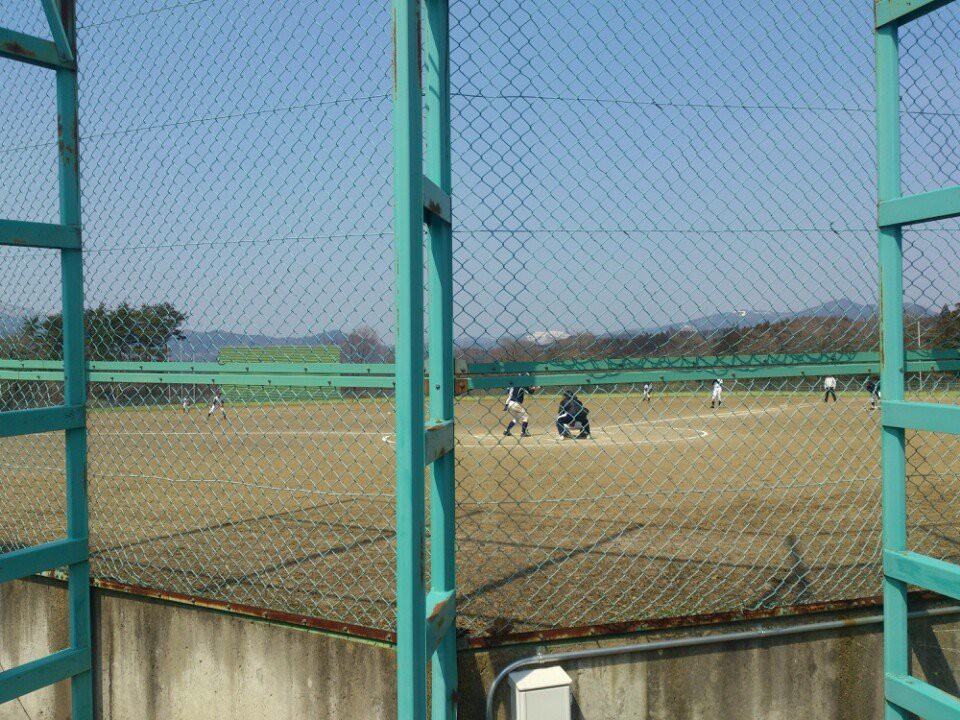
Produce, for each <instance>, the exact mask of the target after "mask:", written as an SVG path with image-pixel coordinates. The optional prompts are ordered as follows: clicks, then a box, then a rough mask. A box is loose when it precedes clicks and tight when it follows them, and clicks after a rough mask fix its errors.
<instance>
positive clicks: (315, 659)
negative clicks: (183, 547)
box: [0, 581, 396, 720]
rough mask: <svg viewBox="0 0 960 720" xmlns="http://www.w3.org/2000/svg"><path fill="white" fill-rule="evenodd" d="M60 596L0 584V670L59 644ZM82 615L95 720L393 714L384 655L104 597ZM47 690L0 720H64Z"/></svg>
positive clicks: (377, 719) (8, 708) (36, 586)
mask: <svg viewBox="0 0 960 720" xmlns="http://www.w3.org/2000/svg"><path fill="white" fill-rule="evenodd" d="M65 599H66V592H65V591H64V590H63V589H62V588H61V587H59V586H52V585H50V584H48V583H41V582H37V581H28V582H15V583H8V584H6V585H0V665H2V666H3V667H11V666H13V665H17V664H19V663H21V662H24V661H26V660H31V659H34V658H37V657H41V656H43V655H44V654H46V653H47V652H49V651H51V650H54V649H59V648H62V647H65V646H66V644H67V638H66V624H65V622H64V618H65V617H66V607H65ZM94 613H95V619H94V628H95V630H94V632H95V633H96V642H97V649H98V651H97V656H98V663H97V664H98V666H99V667H98V673H97V676H98V686H97V705H98V714H99V716H100V717H103V718H109V719H110V720H150V719H152V718H158V719H159V718H162V720H221V719H222V720H266V719H268V718H269V720H286V719H288V718H289V720H302V719H305V718H310V719H311V720H313V719H315V718H316V719H319V720H341V719H342V718H357V719H358V720H363V719H366V718H369V719H370V720H382V719H386V718H390V720H394V719H395V717H396V702H395V700H394V698H395V695H396V680H395V678H396V663H395V657H396V656H395V654H394V652H393V651H392V650H391V649H389V648H386V647H381V646H377V645H373V644H368V643H360V642H354V641H351V640H345V639H342V638H339V637H335V636H331V635H324V634H320V633H316V632H311V631H308V630H302V629H298V628H291V627H285V626H279V625H275V624H271V623H267V622H260V621H254V620H249V619H245V618H239V617H235V616H230V615H225V614H223V613H216V612H211V611H207V610H202V609H197V608H191V607H187V606H183V605H174V604H168V603H161V602H156V601H151V600H147V599H144V598H137V597H132V596H126V595H120V594H115V593H101V592H97V593H95V600H94ZM59 685H60V686H54V687H53V688H52V689H48V690H43V691H39V692H36V693H33V694H31V695H28V696H26V697H24V698H22V699H21V701H22V703H23V706H22V707H21V706H20V705H19V703H17V702H10V703H5V704H3V705H0V720H27V718H31V719H32V720H41V719H42V720H61V719H64V720H65V719H66V718H68V717H69V701H68V698H69V688H68V687H65V686H66V685H67V683H60V684H59ZM61 686H63V687H61Z"/></svg>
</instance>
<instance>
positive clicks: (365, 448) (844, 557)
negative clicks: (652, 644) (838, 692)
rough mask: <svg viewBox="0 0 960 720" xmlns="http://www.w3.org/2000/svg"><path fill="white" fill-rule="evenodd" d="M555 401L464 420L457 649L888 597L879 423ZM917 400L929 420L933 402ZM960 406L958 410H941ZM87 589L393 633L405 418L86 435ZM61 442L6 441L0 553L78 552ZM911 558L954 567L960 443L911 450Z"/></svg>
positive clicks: (146, 412) (244, 415)
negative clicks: (45, 546)
mask: <svg viewBox="0 0 960 720" xmlns="http://www.w3.org/2000/svg"><path fill="white" fill-rule="evenodd" d="M799 387H800V386H798V385H792V384H791V385H789V386H788V385H787V384H782V385H777V386H771V385H767V386H765V387H764V388H763V389H762V390H761V389H759V388H756V389H751V388H750V387H742V388H739V389H737V390H736V391H734V392H729V393H727V394H726V395H725V398H724V400H725V401H724V404H723V405H722V407H720V408H717V409H711V408H710V406H709V397H708V395H705V394H693V393H684V394H680V393H678V394H674V395H672V394H669V393H655V394H654V397H653V400H652V401H651V402H649V403H647V402H643V401H642V399H641V397H640V395H639V394H635V393H620V394H605V393H596V394H591V393H589V392H587V393H583V394H582V395H581V397H582V399H583V401H584V403H585V404H586V405H587V407H588V408H589V409H590V419H591V424H592V426H593V438H592V439H590V440H561V439H560V438H559V437H558V436H557V432H556V429H555V428H554V427H553V419H554V417H555V415H556V409H557V408H556V406H557V394H556V393H555V392H553V391H549V392H547V391H545V392H543V393H542V394H539V395H535V396H533V397H530V398H528V399H527V403H526V407H527V410H528V412H529V414H530V418H531V425H530V429H531V432H532V436H531V437H528V438H522V439H521V438H519V437H516V436H513V437H504V436H503V427H504V424H505V422H506V420H507V419H508V418H507V416H506V414H505V413H504V412H503V409H502V404H503V400H502V398H501V397H500V396H499V395H496V396H494V395H487V394H477V395H467V396H463V397H460V398H458V401H457V402H458V404H457V408H456V410H457V418H458V423H457V428H456V438H457V450H456V453H457V466H458V467H457V477H458V487H457V496H458V524H457V541H458V549H457V561H458V573H459V577H458V582H459V589H460V594H459V597H460V609H461V614H460V616H459V623H460V626H461V631H463V632H469V633H471V634H473V635H499V634H503V633H511V632H521V631H527V630H534V629H543V628H554V627H573V626H582V625H589V624H593V623H600V622H603V623H610V622H616V621H628V620H641V619H646V618H661V617H670V616H677V615H686V614H696V613H708V612H721V611H739V610H751V609H757V608H762V607H765V606H773V605H790V604H797V603H810V602H818V601H828V600H836V599H849V598H856V597H863V596H868V595H874V594H876V593H877V592H878V591H879V580H880V577H881V576H880V571H879V567H878V553H879V550H878V548H879V530H880V506H879V503H880V480H879V478H880V470H879V457H880V453H879V452H878V449H879V447H878V446H879V437H880V428H879V412H878V411H871V410H870V409H869V403H868V397H867V395H866V394H865V393H863V392H855V391H853V390H850V391H848V392H841V393H840V399H839V402H837V403H829V404H827V403H824V402H823V401H822V396H821V393H820V392H819V391H817V390H815V389H812V388H810V387H809V386H806V387H805V389H798V388H799ZM924 399H927V400H929V399H933V398H931V397H925V398H924ZM948 401H951V402H952V401H953V400H948ZM88 427H89V484H90V504H91V537H92V545H93V551H94V552H93V572H94V574H95V575H96V576H97V577H101V578H110V579H114V580H117V581H121V582H124V583H129V584H135V585H142V586H148V587H154V588H162V589H164V590H169V591H175V592H180V593H185V594H189V595H197V596H202V597H206V598H213V599H217V600H226V601H231V602H237V603H245V604H249V605H254V606H259V607H267V608H271V609H278V610H285V611H288V612H295V613H299V614H304V615H310V616H315V617H321V618H325V619H331V620H337V621H342V622H349V623H355V624H358V625H363V626H369V627H378V628H389V627H391V626H392V613H393V610H392V605H393V600H394V596H393V592H394V591H393V587H394V531H393V527H394V497H393V484H394V476H393V446H392V443H393V407H392V398H380V399H371V398H363V399H346V398H344V399H339V400H332V401H321V402H304V403H284V404H247V405H238V406H233V405H230V404H229V403H228V404H227V407H226V414H225V415H220V414H214V415H213V416H208V407H207V406H205V405H204V406H199V405H195V406H191V407H190V408H188V409H183V408H182V407H180V406H179V405H165V406H151V407H131V408H122V409H120V408H102V409H94V410H92V411H91V412H90V415H89V420H88ZM62 442H63V441H62V436H61V435H59V434H49V435H34V436H27V437H19V438H8V439H3V440H0V505H2V506H3V507H4V513H3V515H2V516H0V544H2V545H4V546H7V547H16V546H20V545H27V544H31V543H34V542H39V541H43V540H51V539H54V538H56V537H58V536H60V535H62V533H63V527H62V518H63V517H64V508H63V500H62V496H63V492H62V487H63V448H62ZM908 445H909V447H910V449H909V451H908V476H909V480H908V495H909V498H910V505H909V508H910V517H909V520H910V527H911V535H910V539H911V544H912V546H913V547H914V548H916V549H918V550H921V551H923V552H926V553H929V554H932V555H935V556H938V557H945V558H946V557H952V556H955V555H956V553H957V543H958V538H957V536H956V533H955V531H954V530H952V529H950V528H955V527H957V526H960V523H958V521H960V517H958V515H960V512H958V509H957V503H956V502H955V500H956V498H957V495H958V490H960V479H958V476H957V473H958V464H960V463H958V461H957V448H958V445H957V444H956V440H955V439H953V438H946V437H943V436H939V437H937V436H928V435H926V434H921V433H918V434H911V435H910V436H909V437H908Z"/></svg>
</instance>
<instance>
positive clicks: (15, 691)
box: [0, 648, 90, 705]
mask: <svg viewBox="0 0 960 720" xmlns="http://www.w3.org/2000/svg"><path fill="white" fill-rule="evenodd" d="M89 669H90V649H89V648H69V649H67V650H61V651H60V652H57V653H54V654H53V655H48V656H47V657H44V658H40V659H39V660H34V661H33V662H28V663H24V664H23V665H18V666H17V667H15V668H10V669H9V670H6V671H4V672H2V673H0V705H2V704H3V703H5V702H10V701H11V700H13V699H14V698H18V697H20V696H21V695H26V694H27V693H32V692H33V691H34V690H39V689H40V688H43V687H47V686H48V685H53V684H54V683H55V682H60V681H61V680H66V679H67V678H69V677H73V676H74V675H79V674H80V673H82V672H86V671H87V670H89Z"/></svg>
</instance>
